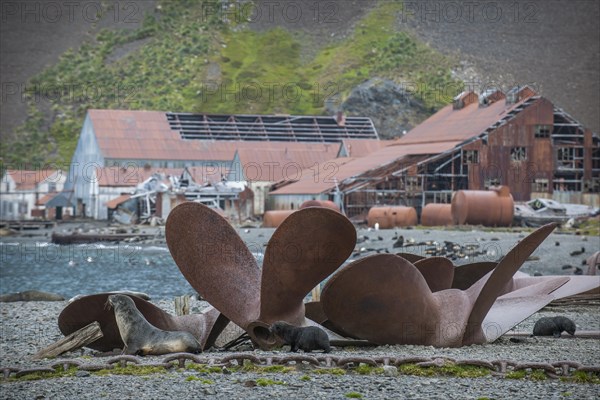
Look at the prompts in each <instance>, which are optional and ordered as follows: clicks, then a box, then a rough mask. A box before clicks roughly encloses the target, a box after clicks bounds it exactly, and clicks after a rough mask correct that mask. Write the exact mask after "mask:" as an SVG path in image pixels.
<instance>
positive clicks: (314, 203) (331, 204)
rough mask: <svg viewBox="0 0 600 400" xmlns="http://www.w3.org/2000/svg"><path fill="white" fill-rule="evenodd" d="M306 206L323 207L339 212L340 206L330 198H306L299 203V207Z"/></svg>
mask: <svg viewBox="0 0 600 400" xmlns="http://www.w3.org/2000/svg"><path fill="white" fill-rule="evenodd" d="M307 207H325V208H330V209H332V210H335V211H337V212H340V208H339V207H338V205H337V204H335V203H334V202H333V201H331V200H306V201H305V202H304V203H302V204H301V205H300V207H299V208H300V209H303V208H307Z"/></svg>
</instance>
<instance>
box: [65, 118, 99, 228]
mask: <svg viewBox="0 0 600 400" xmlns="http://www.w3.org/2000/svg"><path fill="white" fill-rule="evenodd" d="M104 166H105V164H104V157H103V155H102V153H101V151H100V148H99V147H98V142H97V141H96V135H95V133H94V126H93V124H92V121H91V119H90V116H89V114H87V115H86V117H85V120H84V122H83V128H82V129H81V134H80V136H79V141H78V142H77V147H76V148H75V153H74V154H73V159H72V162H71V168H70V171H69V174H70V175H69V179H68V185H67V186H65V190H71V189H72V190H74V192H75V196H74V198H75V201H76V202H77V203H78V205H79V204H85V215H83V216H85V217H92V218H96V219H97V216H98V213H99V212H100V206H99V204H98V197H97V196H98V189H97V187H98V185H97V177H96V169H97V168H99V167H104ZM77 212H78V213H80V212H82V210H78V211H77Z"/></svg>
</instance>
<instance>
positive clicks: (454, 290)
mask: <svg viewBox="0 0 600 400" xmlns="http://www.w3.org/2000/svg"><path fill="white" fill-rule="evenodd" d="M555 226H556V225H555V224H548V225H545V226H543V227H541V228H539V229H538V230H536V231H535V232H533V233H532V234H530V235H529V236H527V237H526V238H524V239H522V240H521V241H520V242H519V243H518V244H517V245H516V246H515V247H514V248H513V249H512V250H510V251H509V252H508V253H507V254H506V255H505V256H504V257H503V258H502V259H501V260H500V261H499V262H478V263H471V264H466V265H462V266H458V267H456V266H454V265H453V263H452V261H451V260H449V259H447V258H444V257H437V256H434V257H427V258H425V257H422V256H417V255H414V254H413V255H411V254H409V253H400V255H397V254H373V255H369V256H366V257H362V258H359V259H356V260H354V261H352V262H350V263H348V264H347V265H345V266H344V267H342V268H340V266H341V265H342V264H343V263H344V262H345V261H346V260H347V259H348V258H349V257H350V256H351V254H352V252H353V250H354V248H355V245H356V240H357V235H356V230H355V228H354V226H353V225H352V223H351V222H350V221H349V220H348V219H347V218H346V217H345V216H344V215H342V214H340V213H339V212H336V211H334V210H331V209H327V208H322V207H309V208H305V209H302V210H298V211H296V212H295V213H293V214H291V215H290V216H289V217H288V218H286V219H285V220H284V221H283V222H282V223H281V225H280V226H279V227H278V228H277V229H276V230H275V232H274V233H273V236H272V237H271V239H270V241H269V243H268V245H267V247H266V250H265V254H264V260H263V265H262V269H261V268H260V267H259V266H258V264H257V262H256V260H255V258H254V256H253V255H252V253H251V252H250V250H249V249H248V248H247V247H246V245H245V244H244V242H243V241H242V239H241V238H240V236H239V235H238V233H237V232H236V231H235V229H234V228H233V227H232V226H231V225H230V224H229V223H228V222H227V221H226V220H225V219H224V218H223V217H221V216H220V215H219V214H218V213H217V212H215V211H213V210H212V209H210V208H209V207H206V206H203V205H201V204H198V203H183V204H181V205H179V206H177V207H176V208H175V209H173V210H172V212H171V214H170V215H169V218H168V220H167V226H166V238H167V244H168V246H169V250H170V252H171V255H172V256H173V258H174V260H175V262H176V263H177V265H178V267H179V268H180V270H181V272H182V274H183V275H184V276H185V278H186V279H187V280H188V282H189V283H190V284H191V285H192V287H194V289H196V290H197V291H198V293H199V294H201V295H202V297H203V298H204V299H205V300H206V301H208V302H209V303H210V304H211V305H212V307H209V308H208V309H206V310H204V312H202V313H201V314H193V315H185V316H178V317H174V316H171V315H169V314H167V313H166V312H164V311H163V310H161V309H159V308H157V307H155V306H154V305H152V304H150V303H149V302H147V301H145V300H142V299H139V298H134V301H135V303H136V306H137V307H138V309H139V310H140V312H141V313H142V314H143V315H144V317H145V318H146V319H147V320H148V321H149V322H150V323H151V324H153V325H155V326H156V327H158V328H161V329H165V330H184V331H188V332H190V333H192V334H193V335H194V336H195V337H196V338H197V339H198V341H199V342H200V343H201V345H202V347H203V349H206V348H209V347H210V346H212V345H213V344H214V341H215V340H216V338H217V337H218V336H219V334H220V333H221V332H222V330H223V329H224V327H225V326H226V325H227V323H228V322H229V321H232V322H234V323H235V324H237V325H238V326H240V327H241V328H242V329H244V330H245V331H246V332H247V333H248V334H249V336H250V337H251V339H252V341H253V342H254V343H255V344H256V345H257V346H259V347H260V348H262V349H269V348H272V347H273V346H275V345H276V340H275V338H274V337H273V335H272V333H271V331H270V329H269V326H270V325H271V324H272V323H273V322H275V321H280V320H281V321H287V322H288V323H290V324H292V325H296V326H307V325H320V326H321V327H324V328H325V329H326V331H327V332H328V335H329V336H330V339H332V340H335V341H336V342H337V343H343V341H344V340H346V339H348V338H351V339H354V341H356V340H355V339H362V340H367V341H369V342H372V343H375V344H420V345H432V346H437V347H459V346H464V345H470V344H474V343H487V342H493V341H494V340H496V339H497V338H498V337H500V336H501V335H502V334H504V333H505V332H507V331H508V330H510V329H511V328H512V327H514V326H515V325H517V324H518V323H519V322H521V321H522V320H524V319H525V318H527V317H529V316H530V315H532V314H533V313H535V312H536V311H538V310H539V309H541V308H542V307H544V306H545V305H546V304H548V303H550V302H551V301H552V300H555V299H559V298H564V297H568V296H571V295H574V294H579V293H585V292H589V291H591V290H596V291H597V290H598V288H599V287H600V278H599V277H598V276H540V277H531V276H528V275H525V274H522V273H519V272H518V269H519V268H520V267H521V265H522V264H523V262H524V261H525V260H526V259H527V258H528V257H529V256H530V255H531V254H532V253H533V252H534V251H535V249H536V248H537V247H538V246H539V245H540V244H541V243H542V242H543V241H544V239H546V237H547V236H548V235H549V234H550V233H551V232H552V231H553V230H554V228H555ZM440 246H442V245H441V244H440ZM328 277H329V279H328V281H327V283H326V284H325V286H324V288H323V291H322V293H321V299H320V301H318V302H312V303H306V304H305V303H304V299H305V297H306V295H307V294H308V293H309V292H310V291H311V290H312V289H313V288H314V287H315V286H317V285H319V284H320V283H321V282H322V281H324V280H325V279H326V278H328ZM107 296H108V294H97V295H92V296H85V297H82V298H80V299H78V300H76V301H74V302H73V303H71V304H69V305H68V306H67V307H66V308H65V309H64V310H63V312H62V313H61V315H60V316H59V327H60V329H61V331H62V332H63V334H65V335H68V334H70V333H72V332H74V331H76V330H77V329H80V328H81V327H83V326H85V325H87V324H89V323H90V322H93V321H98V322H99V323H100V325H101V327H102V331H103V333H104V337H103V338H102V339H101V340H98V341H96V342H94V343H92V344H90V345H89V347H92V348H94V349H98V350H102V351H108V350H113V349H114V348H116V347H122V346H123V343H122V341H121V339H120V337H119V333H118V329H117V327H116V322H115V319H114V315H113V314H112V313H111V312H110V311H109V310H105V309H104V304H105V302H106V299H107ZM213 307H214V308H213Z"/></svg>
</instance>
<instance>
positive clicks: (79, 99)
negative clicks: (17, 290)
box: [0, 0, 600, 164]
mask: <svg viewBox="0 0 600 400" xmlns="http://www.w3.org/2000/svg"><path fill="white" fill-rule="evenodd" d="M24 3H27V1H26V0H18V1H16V2H11V4H16V5H17V8H16V9H12V8H10V9H8V8H7V9H4V8H3V13H4V14H3V15H2V18H3V24H2V28H1V33H2V35H1V36H2V38H1V40H2V42H1V43H2V46H1V49H0V50H1V55H2V57H1V60H2V61H1V66H2V68H1V75H2V77H1V78H2V110H1V115H0V119H1V125H0V133H1V135H2V143H1V146H0V157H2V159H3V161H4V162H6V163H11V164H12V163H17V162H21V163H23V162H38V163H39V162H50V161H51V162H69V160H70V158H71V154H72V152H73V150H74V146H75V144H76V140H77V136H78V134H79V131H80V128H81V123H82V120H83V115H84V113H85V110H86V109H88V108H131V109H152V110H173V111H189V112H223V113H297V114H305V113H306V114H323V113H331V112H332V111H333V110H335V109H339V108H341V109H343V110H346V111H347V112H350V113H361V112H360V111H361V109H364V112H366V113H373V116H374V118H375V120H376V123H378V124H380V125H379V126H378V128H379V129H380V133H382V136H384V137H385V136H393V135H397V134H399V133H400V132H402V131H403V130H406V129H410V127H411V126H414V124H416V123H418V122H420V120H422V119H423V118H425V117H426V116H427V115H428V114H430V113H431V112H433V111H435V110H436V109H437V108H439V107H440V106H442V105H444V104H446V103H447V102H448V101H449V100H450V98H451V96H452V95H454V94H455V93H457V92H458V91H460V90H461V89H462V88H463V80H464V81H465V82H466V83H467V86H469V87H471V88H473V89H475V90H481V89H483V88H485V87H487V86H491V85H495V86H500V87H501V88H503V89H507V88H509V87H511V86H512V85H514V84H531V85H532V86H534V87H535V88H536V89H537V90H538V91H539V92H540V93H542V94H543V95H545V96H547V97H548V98H550V99H551V100H552V101H554V102H555V103H556V104H557V105H559V106H561V107H563V108H565V110H566V111H568V112H569V113H571V114H573V115H574V116H575V117H577V118H578V119H580V121H581V122H583V123H584V124H586V125H587V126H589V127H590V128H592V129H593V130H595V131H596V132H598V131H599V130H600V115H599V113H598V110H599V109H600V87H599V85H600V77H599V69H598V65H599V64H600V44H599V40H600V39H599V38H600V28H599V26H600V25H599V21H600V15H599V9H600V3H599V2H597V1H593V0H589V1H588V0H574V1H569V0H527V1H517V2H475V3H474V2H469V1H462V0H461V1H455V2H443V1H418V2H406V4H405V7H403V4H402V2H400V1H378V2H375V1H363V0H327V1H321V2H315V1H312V0H301V1H298V0H279V1H277V2H272V1H267V0H255V1H252V2H250V1H228V2H222V3H218V2H217V1H215V0H210V1H209V0H204V1H203V0H182V1H171V0H156V1H142V0H137V1H130V2H122V1H121V2H119V1H113V0H104V1H102V2H101V3H100V2H93V1H88V0H83V1H81V2H77V4H79V5H78V8H76V9H74V13H73V16H74V18H73V20H71V19H70V18H67V17H68V16H69V14H68V12H67V11H68V10H66V9H63V10H61V11H62V18H61V19H60V20H59V21H58V22H53V21H52V18H51V17H52V13H51V9H49V8H43V7H44V6H43V5H42V4H43V3H41V2H35V4H38V3H39V4H40V5H39V6H37V7H39V9H38V11H37V14H38V15H37V19H36V15H35V13H36V11H35V8H34V11H33V14H31V9H30V8H23V7H24V6H23V4H24ZM29 3H31V2H29ZM53 4H55V3H53ZM56 4H62V3H56ZM90 4H91V5H90ZM98 4H101V9H99V10H97V9H96V8H94V7H95V6H97V5H98ZM221 5H224V7H221ZM30 7H31V6H30ZM33 7H35V6H33ZM86 7H87V8H86ZM23 10H25V11H27V10H29V12H30V13H29V14H27V12H25V15H24V14H23ZM84 10H85V13H84ZM373 82H383V83H382V84H379V83H378V84H376V85H375V86H373V85H371V84H372V83H373ZM473 82H475V83H473ZM365 85H367V87H368V89H367V87H365ZM388 89H389V90H388ZM382 90H384V92H382ZM13 92H16V93H14V94H13ZM394 96H396V97H394ZM381 98H383V99H385V101H384V102H382V104H375V105H370V104H369V102H371V99H374V101H377V100H376V99H381ZM390 107H392V108H398V107H401V108H402V110H400V111H399V112H394V113H388V110H390ZM407 107H408V108H410V109H409V110H407V111H405V110H404V108H407ZM394 111H397V110H395V109H394ZM390 119H391V121H390Z"/></svg>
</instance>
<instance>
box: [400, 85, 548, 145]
mask: <svg viewBox="0 0 600 400" xmlns="http://www.w3.org/2000/svg"><path fill="white" fill-rule="evenodd" d="M532 95H533V93H532ZM527 98H528V97H527ZM527 98H523V99H522V100H521V101H519V102H516V103H514V104H506V102H504V101H502V100H501V101H497V102H494V103H492V104H490V105H489V106H487V107H479V102H477V101H476V102H474V103H473V104H470V105H467V106H465V107H464V108H462V109H460V110H454V109H453V108H452V105H448V106H446V107H444V108H442V109H441V110H440V111H438V112H437V113H435V114H433V115H432V116H431V117H429V118H427V119H426V120H425V121H423V122H421V123H420V124H419V125H417V126H416V127H414V128H413V129H411V130H410V131H409V132H408V133H407V134H406V135H404V136H403V137H402V139H401V142H402V143H413V144H416V143H422V144H425V145H427V144H430V143H436V142H445V141H464V140H467V139H470V138H472V137H475V136H478V135H479V134H480V133H482V132H483V131H485V130H486V129H487V128H489V127H490V126H492V125H493V124H494V123H496V122H498V120H500V119H501V118H502V117H503V116H504V115H506V113H508V112H510V111H511V110H513V109H515V108H517V107H520V106H521V105H522V103H523V102H524V101H526V100H527ZM537 101H539V100H537Z"/></svg>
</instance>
